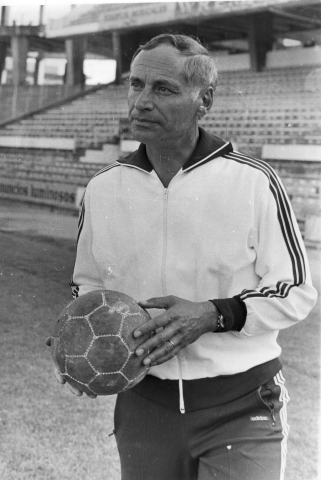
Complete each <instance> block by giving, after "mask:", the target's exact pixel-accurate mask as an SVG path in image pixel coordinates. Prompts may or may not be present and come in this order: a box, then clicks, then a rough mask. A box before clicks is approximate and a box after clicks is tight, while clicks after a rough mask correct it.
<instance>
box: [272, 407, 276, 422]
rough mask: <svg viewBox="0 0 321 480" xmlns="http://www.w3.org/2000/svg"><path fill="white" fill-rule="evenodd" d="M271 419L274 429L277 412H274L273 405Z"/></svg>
mask: <svg viewBox="0 0 321 480" xmlns="http://www.w3.org/2000/svg"><path fill="white" fill-rule="evenodd" d="M271 417H272V427H274V425H275V422H276V420H275V412H274V405H273V404H272V407H271Z"/></svg>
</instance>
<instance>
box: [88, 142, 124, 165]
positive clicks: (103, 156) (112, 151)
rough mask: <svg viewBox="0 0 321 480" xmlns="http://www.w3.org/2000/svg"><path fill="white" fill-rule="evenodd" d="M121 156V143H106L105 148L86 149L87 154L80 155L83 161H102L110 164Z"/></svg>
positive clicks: (101, 162)
mask: <svg viewBox="0 0 321 480" xmlns="http://www.w3.org/2000/svg"><path fill="white" fill-rule="evenodd" d="M118 158H119V145H110V144H105V145H104V147H103V150H90V149H88V150H86V154H85V155H84V156H82V157H80V159H79V161H80V162H81V163H83V162H84V163H96V164H97V163H100V164H104V165H108V164H110V163H113V162H115V161H116V160H117V159H118Z"/></svg>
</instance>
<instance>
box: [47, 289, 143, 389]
mask: <svg viewBox="0 0 321 480" xmlns="http://www.w3.org/2000/svg"><path fill="white" fill-rule="evenodd" d="M150 318H151V317H150V315H149V314H148V313H147V312H146V310H144V309H143V308H141V307H140V306H139V305H138V304H137V303H136V302H135V300H133V299H132V298H131V297H129V296H128V295H125V294H123V293H120V292H115V291H112V290H99V291H94V292H89V293H86V294H85V295H82V296H80V297H78V298H77V299H76V300H74V301H73V302H71V303H70V304H69V305H67V307H66V308H65V309H64V310H63V311H62V312H61V314H60V315H59V317H58V320H57V323H56V325H55V329H54V333H53V336H52V337H51V353H52V357H53V360H54V362H55V364H56V366H57V367H58V370H59V371H60V373H61V375H63V376H64V378H65V379H66V381H67V382H68V383H69V384H70V385H72V386H74V387H76V388H77V389H78V390H80V391H82V392H85V393H88V394H93V393H94V394H95V395H113V394H115V393H120V392H123V391H125V390H128V389H129V388H132V387H133V386H134V385H136V384H137V383H138V382H140V381H141V380H142V379H143V378H144V377H145V375H146V374H147V372H148V367H146V366H145V365H143V364H142V358H141V357H137V355H135V353H134V352H135V349H136V348H137V347H138V346H139V345H140V344H142V343H143V342H144V341H145V340H147V338H149V336H148V335H144V336H143V337H139V338H137V339H135V338H134V337H133V335H132V334H133V331H134V330H135V329H136V328H137V327H139V326H140V325H142V324H143V323H145V322H146V321H148V320H149V319H150Z"/></svg>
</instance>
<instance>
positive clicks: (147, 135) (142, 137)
mask: <svg viewBox="0 0 321 480" xmlns="http://www.w3.org/2000/svg"><path fill="white" fill-rule="evenodd" d="M131 134H132V137H133V138H134V140H136V141H137V142H141V143H146V142H148V143H150V142H151V143H153V140H154V142H155V141H156V142H157V139H158V137H157V134H156V132H155V131H151V130H149V129H147V128H146V129H141V128H135V127H132V128H131Z"/></svg>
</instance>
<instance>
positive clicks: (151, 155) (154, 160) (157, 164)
mask: <svg viewBox="0 0 321 480" xmlns="http://www.w3.org/2000/svg"><path fill="white" fill-rule="evenodd" d="M198 137H199V134H198V130H197V135H195V136H194V138H189V141H188V142H185V143H184V144H180V145H177V143H176V144H175V145H174V146H169V145H161V146H155V145H146V154H147V157H148V159H149V161H150V163H151V164H152V165H153V168H154V170H155V172H156V173H157V175H158V177H159V179H160V181H161V182H162V184H163V185H164V187H165V188H167V187H168V185H169V183H170V181H171V180H172V178H173V177H175V175H176V174H177V172H179V170H180V169H181V168H182V167H183V165H185V163H186V162H187V160H188V159H189V158H190V157H191V155H192V153H193V151H194V149H195V147H196V144H197V142H198ZM180 143H181V142H180Z"/></svg>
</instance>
